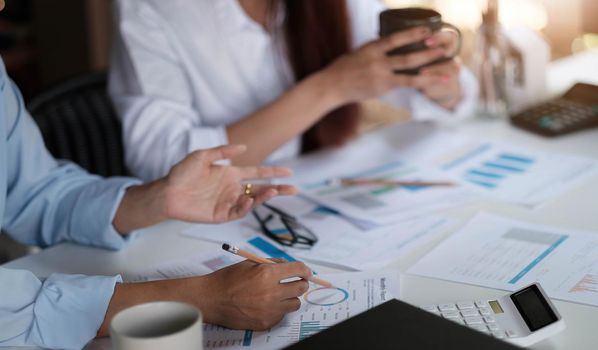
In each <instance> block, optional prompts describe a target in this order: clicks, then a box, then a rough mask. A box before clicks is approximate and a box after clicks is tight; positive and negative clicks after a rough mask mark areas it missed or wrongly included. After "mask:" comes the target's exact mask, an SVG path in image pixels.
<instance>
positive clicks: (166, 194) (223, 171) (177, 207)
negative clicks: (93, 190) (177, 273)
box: [113, 145, 297, 234]
mask: <svg viewBox="0 0 598 350" xmlns="http://www.w3.org/2000/svg"><path fill="white" fill-rule="evenodd" d="M245 150H246V147H245V146H243V145H231V146H222V147H218V148H213V149H209V150H203V151H196V152H193V153H191V154H189V155H188V156H187V157H186V158H185V159H183V160H182V161H181V162H180V163H178V164H177V165H175V166H174V167H173V168H172V169H171V171H170V173H169V174H168V175H167V176H166V177H164V178H162V179H160V180H157V181H154V182H151V183H148V184H145V185H141V186H133V187H131V188H129V189H128V190H127V192H126V193H125V196H124V197H123V199H122V201H121V203H120V206H119V208H118V210H117V212H116V215H115V217H114V221H113V225H114V227H115V228H116V229H117V231H119V232H121V233H122V234H126V233H128V232H131V231H133V230H135V229H139V228H143V227H147V226H150V225H153V224H157V223H159V222H161V221H164V220H169V219H172V220H183V221H188V222H201V223H221V222H225V221H231V220H236V219H238V218H240V217H242V216H244V215H246V214H247V213H248V212H249V211H250V210H251V209H252V208H253V207H255V206H257V205H259V204H261V203H263V202H265V201H268V200H270V199H271V198H272V197H274V196H277V195H292V194H295V193H296V192H297V190H296V188H295V187H293V186H288V185H278V186H274V185H259V186H253V187H252V189H251V194H250V195H246V194H245V191H244V188H243V185H242V184H241V182H242V181H246V180H252V179H254V180H255V179H268V178H274V177H285V176H289V175H291V171H290V170H289V169H287V168H279V167H234V166H223V165H217V164H214V162H216V161H218V160H225V159H231V158H234V157H236V156H239V155H241V154H242V153H243V152H245Z"/></svg>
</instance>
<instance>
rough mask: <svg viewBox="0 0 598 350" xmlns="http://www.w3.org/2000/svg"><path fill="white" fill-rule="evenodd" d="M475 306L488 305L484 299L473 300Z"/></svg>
mask: <svg viewBox="0 0 598 350" xmlns="http://www.w3.org/2000/svg"><path fill="white" fill-rule="evenodd" d="M475 306H477V307H488V303H487V302H485V301H481V300H478V301H476V302H475Z"/></svg>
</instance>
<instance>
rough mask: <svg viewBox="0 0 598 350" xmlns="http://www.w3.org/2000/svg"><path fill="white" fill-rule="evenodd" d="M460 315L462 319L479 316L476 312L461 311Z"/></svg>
mask: <svg viewBox="0 0 598 350" xmlns="http://www.w3.org/2000/svg"><path fill="white" fill-rule="evenodd" d="M461 315H463V317H471V316H479V315H480V314H479V313H478V310H462V311H461Z"/></svg>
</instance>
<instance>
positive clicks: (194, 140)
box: [187, 127, 231, 165]
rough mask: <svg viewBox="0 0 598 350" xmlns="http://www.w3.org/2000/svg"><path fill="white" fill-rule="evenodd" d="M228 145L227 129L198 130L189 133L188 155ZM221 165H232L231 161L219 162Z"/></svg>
mask: <svg viewBox="0 0 598 350" xmlns="http://www.w3.org/2000/svg"><path fill="white" fill-rule="evenodd" d="M227 144H228V134H227V133H226V127H215V128H196V129H193V130H191V131H190V132H189V141H188V146H187V154H189V153H191V152H194V151H197V150H205V149H208V148H214V147H219V146H224V145H227ZM216 164H219V165H230V164H231V162H230V160H226V159H225V160H219V161H217V162H216Z"/></svg>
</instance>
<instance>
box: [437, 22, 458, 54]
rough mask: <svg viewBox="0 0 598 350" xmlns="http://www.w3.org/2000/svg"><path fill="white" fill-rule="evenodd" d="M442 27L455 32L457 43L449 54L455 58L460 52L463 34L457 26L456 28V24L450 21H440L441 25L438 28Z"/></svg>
mask: <svg viewBox="0 0 598 350" xmlns="http://www.w3.org/2000/svg"><path fill="white" fill-rule="evenodd" d="M444 28H448V29H452V30H454V31H455V32H456V33H457V37H458V40H459V41H458V43H457V48H456V50H455V52H454V53H453V54H452V55H450V56H449V57H450V58H455V57H457V55H459V53H460V52H461V48H462V46H463V34H462V33H461V30H460V29H459V28H457V27H456V26H454V25H452V24H450V23H446V22H442V27H441V29H440V30H442V29H444Z"/></svg>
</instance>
